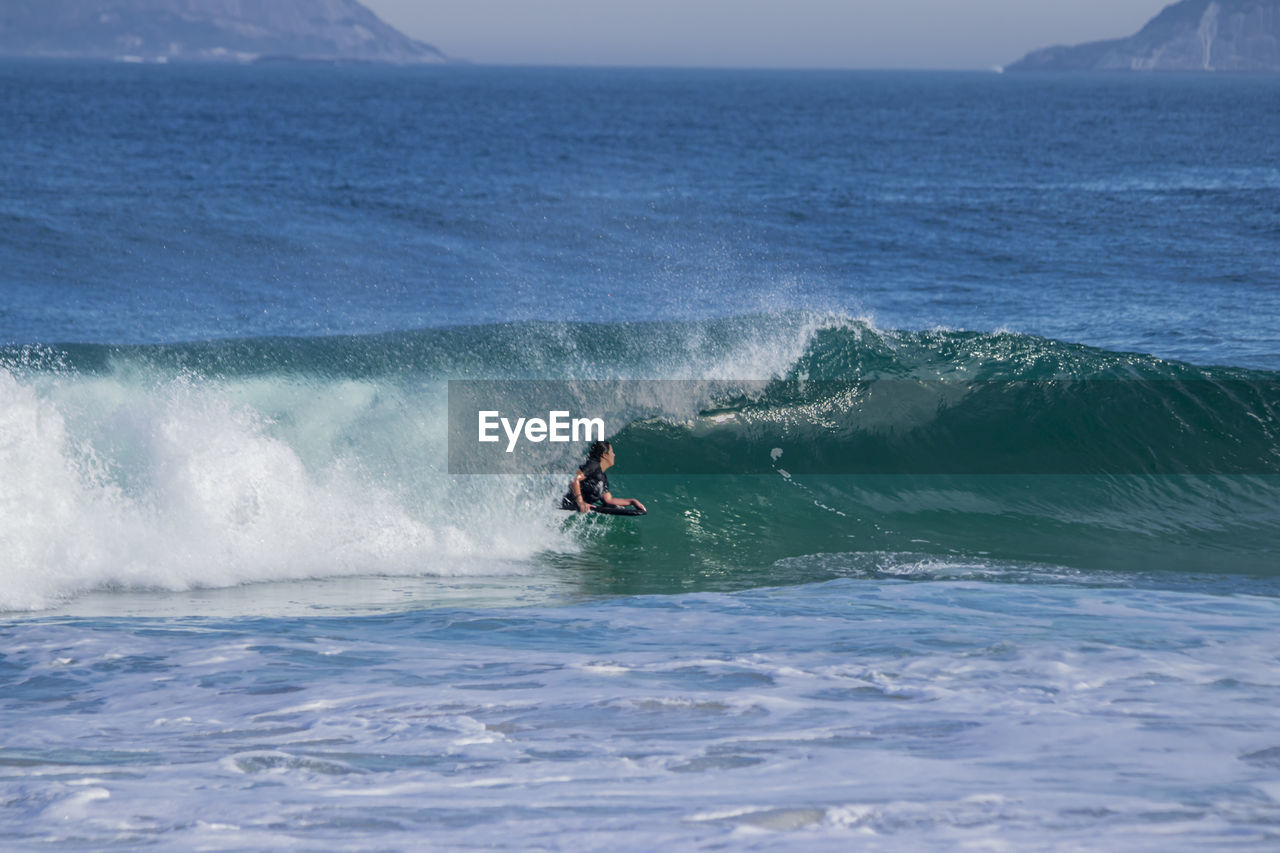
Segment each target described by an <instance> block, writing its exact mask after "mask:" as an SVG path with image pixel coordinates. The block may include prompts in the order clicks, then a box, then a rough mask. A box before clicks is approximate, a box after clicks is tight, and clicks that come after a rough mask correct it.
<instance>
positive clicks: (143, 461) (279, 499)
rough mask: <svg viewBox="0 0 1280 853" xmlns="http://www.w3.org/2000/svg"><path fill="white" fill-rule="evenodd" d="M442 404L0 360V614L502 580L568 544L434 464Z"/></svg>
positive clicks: (315, 387)
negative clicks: (325, 588) (187, 595)
mask: <svg viewBox="0 0 1280 853" xmlns="http://www.w3.org/2000/svg"><path fill="white" fill-rule="evenodd" d="M441 393H443V392H441ZM442 410H443V405H442V403H439V401H437V400H435V399H434V398H432V397H431V393H430V391H429V390H428V391H426V392H423V396H422V397H421V398H410V397H408V396H406V394H405V393H403V391H402V390H401V389H397V388H394V387H390V386H387V385H379V384H378V383H376V382H375V381H372V380H370V381H367V382H357V381H352V380H344V381H339V382H329V383H321V382H312V383H304V382H299V381H285V380H271V379H269V378H258V379H252V380H248V381H243V382H238V383H231V382H214V381H208V380H203V379H200V378H198V377H191V376H178V377H174V376H168V377H159V378H157V377H151V376H147V375H145V374H143V373H141V372H139V371H128V370H122V371H117V372H114V373H111V374H107V375H102V376H82V375H77V374H70V373H67V372H57V371H55V372H32V373H27V372H23V371H20V370H19V371H16V372H14V371H10V370H7V369H4V368H0V482H3V483H4V484H5V487H4V488H3V489H0V610H27V609H40V608H44V607H48V606H51V605H54V604H56V603H58V602H59V601H60V600H63V599H66V598H67V597H69V596H73V595H76V594H78V593H81V592H84V591H88V590H95V589H135V590H137V589H160V590H189V589H196V588H210V587H227V586H233V585H237V584H243V583H252V582H262V581H280V580H299V579H306V578H314V577H333V576H342V575H358V574H379V575H416V574H427V575H441V576H448V575H451V574H480V573H484V572H486V571H489V570H492V571H497V572H502V573H507V572H510V571H512V570H513V566H515V567H518V566H519V564H520V562H521V561H523V560H524V559H526V558H528V557H529V556H530V555H532V554H534V553H535V552H537V551H539V550H542V549H546V548H570V547H572V543H571V542H570V541H569V540H568V539H567V538H566V537H565V536H564V535H563V534H561V533H560V532H559V529H558V528H557V527H556V526H555V524H554V522H555V520H556V519H555V518H554V517H552V516H551V515H550V514H548V513H531V512H528V511H527V510H528V508H529V504H530V502H531V501H532V500H533V499H534V497H535V496H533V495H531V494H530V490H529V489H528V486H527V484H523V483H515V482H511V481H509V480H502V481H486V482H484V483H480V482H474V481H467V480H466V479H465V478H459V479H451V478H450V477H449V476H448V475H447V474H446V473H444V472H443V467H444V466H443V457H444V448H443V441H444V438H443V437H444V435H445V430H444V429H443V428H442V427H441V428H434V429H433V428H432V420H433V419H437V418H443V416H444V415H443V411H442ZM536 497H542V498H544V499H545V495H539V496H536ZM513 561H514V562H513ZM516 570H519V569H518V568H517V569H516Z"/></svg>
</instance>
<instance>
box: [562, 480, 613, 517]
mask: <svg viewBox="0 0 1280 853" xmlns="http://www.w3.org/2000/svg"><path fill="white" fill-rule="evenodd" d="M583 477H584V475H583V473H582V472H581V471H579V472H578V473H577V474H574V475H573V479H572V480H570V481H569V494H571V495H573V502H574V503H576V504H577V505H578V512H586V511H587V510H589V509H591V507H589V506H587V502H586V501H584V500H583V499H582V480H583ZM605 497H608V495H606V496H605Z"/></svg>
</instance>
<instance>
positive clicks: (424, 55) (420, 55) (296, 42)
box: [0, 0, 447, 64]
mask: <svg viewBox="0 0 1280 853" xmlns="http://www.w3.org/2000/svg"><path fill="white" fill-rule="evenodd" d="M0 56H26V57H55V58H99V59H118V60H124V61H133V62H182V61H188V62H252V61H255V60H264V59H276V60H299V61H313V62H316V61H318V62H388V63H397V64H418V63H438V62H445V61H447V58H446V57H445V55H444V54H443V53H441V52H440V51H439V50H437V49H436V48H434V47H432V46H431V45H429V44H423V43H422V42H420V41H415V40H413V39H411V38H409V37H408V36H406V35H405V34H404V33H402V32H400V31H399V30H397V29H395V28H394V27H392V26H391V25H389V24H387V23H385V22H384V21H382V20H381V19H380V18H379V17H378V16H377V15H375V14H374V13H373V12H372V11H370V10H369V9H368V8H366V7H365V6H363V5H361V4H360V3H358V2H356V0H266V2H244V0H3V2H0Z"/></svg>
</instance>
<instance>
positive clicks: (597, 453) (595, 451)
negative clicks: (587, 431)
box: [587, 441, 613, 468]
mask: <svg viewBox="0 0 1280 853" xmlns="http://www.w3.org/2000/svg"><path fill="white" fill-rule="evenodd" d="M587 458H588V459H594V460H595V461H597V462H599V463H600V467H601V468H608V467H609V466H610V465H612V464H613V445H612V444H610V443H609V442H607V441H597V442H596V443H595V444H593V445H591V450H590V451H589V452H588V453H587Z"/></svg>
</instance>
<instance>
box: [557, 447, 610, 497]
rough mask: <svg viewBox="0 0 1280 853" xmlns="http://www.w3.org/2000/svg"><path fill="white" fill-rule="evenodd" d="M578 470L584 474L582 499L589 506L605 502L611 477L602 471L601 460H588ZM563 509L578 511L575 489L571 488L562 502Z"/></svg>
mask: <svg viewBox="0 0 1280 853" xmlns="http://www.w3.org/2000/svg"><path fill="white" fill-rule="evenodd" d="M578 470H579V471H581V472H582V475H583V476H582V499H583V500H584V501H586V502H587V506H591V505H593V504H598V503H600V501H602V500H604V496H605V493H606V492H608V491H609V475H607V474H605V472H604V471H602V470H601V469H600V460H599V459H588V460H587V461H586V462H584V463H582V464H581V465H579V466H578ZM560 508H561V509H577V508H578V502H577V501H576V500H574V499H573V487H572V486H570V487H569V491H568V492H566V493H565V496H564V497H563V498H562V499H561V501H560Z"/></svg>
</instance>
